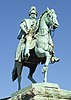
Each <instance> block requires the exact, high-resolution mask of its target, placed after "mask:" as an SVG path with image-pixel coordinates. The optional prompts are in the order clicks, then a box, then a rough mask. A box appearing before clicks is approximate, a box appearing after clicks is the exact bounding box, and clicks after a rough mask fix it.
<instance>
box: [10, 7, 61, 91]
mask: <svg viewBox="0 0 71 100" xmlns="http://www.w3.org/2000/svg"><path fill="white" fill-rule="evenodd" d="M38 23H39V28H38V31H37V36H36V43H35V46H34V48H33V49H31V50H30V57H29V58H28V60H25V59H23V58H22V54H21V62H19V61H16V62H15V65H14V66H15V67H14V69H13V71H12V80H13V81H15V80H16V79H17V78H18V90H20V89H21V73H22V68H23V66H25V67H28V68H29V69H30V71H29V75H28V78H29V79H30V80H31V81H32V83H36V81H35V80H34V79H33V74H34V72H35V70H36V67H37V65H38V64H44V66H43V68H42V73H43V75H44V78H43V81H44V82H47V71H48V65H49V63H50V61H51V57H52V52H53V50H54V44H53V39H52V37H51V32H52V30H55V29H56V28H58V26H59V23H58V20H57V15H56V13H55V11H54V10H53V9H47V10H46V11H45V12H43V13H42V15H41V16H40V18H39V21H38Z"/></svg>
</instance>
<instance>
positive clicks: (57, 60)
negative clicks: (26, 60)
mask: <svg viewBox="0 0 71 100" xmlns="http://www.w3.org/2000/svg"><path fill="white" fill-rule="evenodd" d="M59 61H60V58H57V57H52V58H51V63H52V64H53V63H55V62H59Z"/></svg>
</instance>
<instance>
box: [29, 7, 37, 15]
mask: <svg viewBox="0 0 71 100" xmlns="http://www.w3.org/2000/svg"><path fill="white" fill-rule="evenodd" d="M31 14H36V16H37V11H36V7H35V6H32V7H31V8H30V10H29V16H30V15H31Z"/></svg>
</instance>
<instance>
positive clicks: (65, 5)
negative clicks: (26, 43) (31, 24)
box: [0, 0, 71, 98]
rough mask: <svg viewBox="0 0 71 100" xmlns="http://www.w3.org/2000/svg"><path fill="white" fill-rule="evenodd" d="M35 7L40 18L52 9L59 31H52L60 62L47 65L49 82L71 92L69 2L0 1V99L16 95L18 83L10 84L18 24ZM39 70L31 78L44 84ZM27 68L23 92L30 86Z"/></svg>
mask: <svg viewBox="0 0 71 100" xmlns="http://www.w3.org/2000/svg"><path fill="white" fill-rule="evenodd" d="M32 5H35V6H36V8H37V11H38V16H37V18H39V16H40V15H41V14H42V13H43V12H44V11H45V10H46V8H47V7H49V8H53V9H55V11H56V13H57V15H58V21H59V24H60V25H59V27H58V28H57V29H56V31H55V36H54V43H55V55H56V56H57V57H60V59H61V60H60V62H58V63H55V64H53V65H49V70H48V77H47V78H48V82H51V83H57V84H58V85H59V86H60V88H61V89H66V90H71V1H70V0H0V98H4V97H7V96H10V95H11V94H12V93H14V92H16V91H17V80H16V81H15V82H12V80H11V72H12V69H13V65H14V55H15V50H16V48H17V45H18V42H19V41H18V40H17V34H18V31H19V25H20V22H21V21H22V20H23V19H24V18H28V11H29V9H30V7H31V6H32ZM41 69H42V66H40V65H38V67H37V69H36V72H35V73H34V78H35V80H36V81H37V82H42V81H43V75H42V73H41ZM28 73H29V69H28V68H23V72H22V82H21V85H22V88H24V87H26V86H28V85H30V84H31V82H30V80H28V78H27V76H28Z"/></svg>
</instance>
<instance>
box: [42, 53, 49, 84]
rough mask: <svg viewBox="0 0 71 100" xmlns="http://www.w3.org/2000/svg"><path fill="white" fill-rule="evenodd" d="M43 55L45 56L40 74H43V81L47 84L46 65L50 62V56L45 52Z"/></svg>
mask: <svg viewBox="0 0 71 100" xmlns="http://www.w3.org/2000/svg"><path fill="white" fill-rule="evenodd" d="M45 54H46V61H45V64H44V67H43V68H42V73H43V74H44V78H43V81H44V82H47V71H48V65H49V62H50V58H51V55H50V54H49V52H46V53H45Z"/></svg>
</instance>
